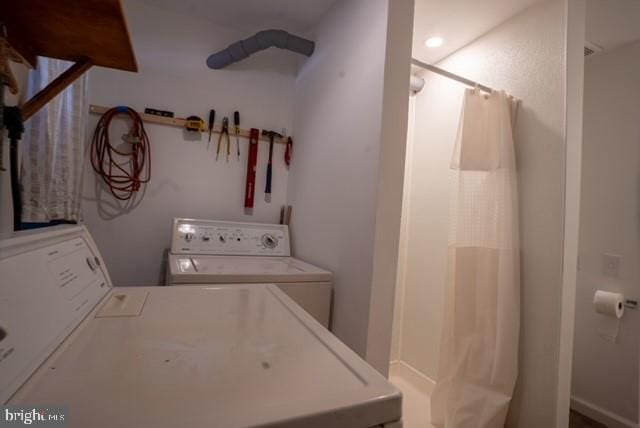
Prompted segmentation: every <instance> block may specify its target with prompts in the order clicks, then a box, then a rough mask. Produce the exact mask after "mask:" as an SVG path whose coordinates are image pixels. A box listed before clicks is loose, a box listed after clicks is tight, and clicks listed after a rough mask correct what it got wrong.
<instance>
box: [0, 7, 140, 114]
mask: <svg viewBox="0 0 640 428" xmlns="http://www.w3.org/2000/svg"><path fill="white" fill-rule="evenodd" d="M0 22H2V23H3V24H4V25H5V28H6V30H7V40H8V42H9V44H10V45H11V46H12V47H13V49H14V50H16V51H17V52H18V53H19V54H20V55H21V56H22V58H24V60H25V61H26V62H27V63H28V64H29V65H30V66H31V67H32V68H35V67H36V66H37V57H38V56H45V57H49V58H58V59H63V60H67V61H72V62H74V64H73V65H72V66H71V67H70V68H69V69H68V70H67V71H65V72H64V73H62V74H61V75H60V76H58V77H57V78H56V79H55V80H53V81H52V82H51V83H50V84H49V85H48V86H47V87H46V88H44V89H43V90H42V91H40V92H38V93H37V94H35V95H34V96H33V97H32V98H31V99H30V100H28V101H27V102H25V103H24V104H23V105H22V106H21V109H22V117H23V119H24V120H27V119H29V118H30V117H31V116H33V115H34V114H35V113H36V112H37V111H38V110H40V109H41V108H42V107H43V106H44V105H45V104H47V103H48V102H49V101H51V99H53V98H54V97H55V96H56V95H58V94H59V93H60V92H62V91H63V90H64V88H66V87H67V86H68V85H70V84H71V83H73V81H74V80H76V79H77V78H78V77H80V76H81V75H82V74H83V73H84V72H85V71H87V70H88V69H89V68H91V67H92V66H101V67H108V68H114V69H117V70H126V71H133V72H136V71H138V65H137V63H136V58H135V54H134V52H133V46H132V43H131V39H130V37H129V31H128V29H127V22H126V19H125V16H124V11H123V9H122V4H121V0H64V1H51V0H18V1H11V2H3V3H2V6H0Z"/></svg>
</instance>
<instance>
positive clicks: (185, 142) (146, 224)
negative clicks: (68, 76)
mask: <svg viewBox="0 0 640 428" xmlns="http://www.w3.org/2000/svg"><path fill="white" fill-rule="evenodd" d="M125 12H126V15H127V18H128V21H129V27H130V31H131V36H132V39H133V43H134V49H135V52H136V56H137V59H138V63H139V68H140V72H139V73H137V74H134V73H127V72H121V71H114V70H108V69H103V68H96V69H95V70H93V71H92V72H91V76H90V88H91V93H90V102H91V103H92V104H101V105H106V106H114V105H129V106H131V107H133V108H135V109H137V110H139V111H141V110H143V109H144V108H145V107H155V108H161V109H167V110H171V111H174V112H175V113H176V115H177V116H180V117H185V116H188V115H192V114H195V115H198V116H200V117H202V118H203V119H204V120H205V121H206V120H207V117H208V112H209V109H211V108H214V109H215V110H216V113H217V115H216V120H217V123H218V124H220V123H221V120H222V116H229V117H230V120H231V121H232V120H233V119H232V116H233V111H234V110H239V111H240V114H241V126H242V127H243V128H249V127H255V128H265V129H274V130H278V131H281V130H282V129H283V128H286V130H287V132H288V133H290V132H292V128H293V126H292V124H293V96H294V81H295V74H296V69H297V61H298V58H297V56H296V55H294V54H292V53H290V52H284V51H280V50H278V49H271V50H269V51H265V52H261V53H258V54H256V55H255V56H253V57H251V58H249V59H247V60H245V61H243V62H241V63H238V64H235V65H233V66H231V67H228V68H227V69H224V70H217V71H214V70H210V69H208V68H207V67H206V65H205V60H206V58H207V56H208V55H209V54H210V53H212V52H215V51H217V50H219V49H222V48H224V47H226V46H227V45H228V44H229V43H231V42H234V41H236V40H237V39H240V38H244V37H247V35H249V34H251V33H248V32H247V31H239V30H237V29H232V28H226V27H221V26H220V25H216V24H213V23H211V22H208V21H206V20H203V19H200V18H198V17H197V16H193V15H184V14H180V13H178V12H173V11H164V10H163V9H161V8H158V7H157V6H155V5H153V4H152V3H149V2H141V1H136V0H127V1H126V2H125ZM315 57H316V56H315V55H314V58H315ZM96 121H97V116H93V117H92V118H91V121H90V128H91V133H92V132H93V129H94V127H95V124H96ZM114 129H116V130H118V129H122V128H114ZM146 129H147V133H148V134H149V138H150V140H151V164H152V178H151V183H150V184H149V185H147V188H146V193H145V194H144V197H143V198H142V199H141V200H140V203H139V204H138V205H137V206H136V207H135V209H132V210H128V211H127V210H117V209H114V201H115V200H114V198H113V197H112V196H111V195H110V194H108V193H105V191H104V188H103V187H102V186H101V185H100V184H101V182H97V181H96V175H95V173H94V171H93V170H92V169H91V166H90V165H89V164H88V163H87V167H86V170H85V183H84V215H85V222H86V224H87V226H88V227H89V229H90V231H91V233H92V235H93V236H94V238H95V240H96V242H97V244H98V246H99V247H100V249H101V251H102V253H103V256H104V257H105V259H106V262H107V264H108V265H109V267H110V271H111V276H112V279H113V281H114V283H115V284H116V285H129V284H157V283H159V282H160V281H162V278H163V269H164V267H163V265H162V263H161V261H162V258H163V252H164V250H165V249H166V248H168V247H169V245H170V226H171V219H172V218H173V217H178V216H179V217H194V218H214V219H226V220H237V221H256V222H277V221H278V218H279V211H280V206H281V205H282V204H284V202H285V198H286V193H287V175H288V173H287V170H286V167H285V165H284V160H283V153H284V147H283V145H279V144H277V145H276V149H275V151H274V181H273V194H272V200H271V202H270V203H267V202H265V194H264V193H263V189H264V180H265V170H266V162H267V151H268V144H265V143H261V144H260V151H259V155H258V172H257V184H256V189H257V192H256V205H255V208H254V213H253V215H246V214H245V212H244V208H243V205H244V204H243V201H244V179H245V174H246V171H245V169H246V155H247V141H246V140H242V141H241V153H242V157H241V160H240V161H239V162H238V161H237V160H236V158H235V157H232V159H231V160H230V161H229V163H226V162H225V161H224V160H219V161H218V162H216V161H215V151H214V150H215V143H216V139H217V135H215V134H214V137H213V140H212V143H211V148H210V149H207V139H206V135H203V136H202V138H201V139H198V140H196V141H194V140H193V139H192V138H191V137H185V135H184V131H183V130H181V129H179V128H174V127H168V126H163V125H152V124H148V125H146ZM121 134H122V131H119V132H115V133H114V135H113V137H112V138H113V139H114V140H117V139H118V138H119V135H121ZM234 151H235V138H233V137H232V153H234ZM295 162H296V161H294V163H295Z"/></svg>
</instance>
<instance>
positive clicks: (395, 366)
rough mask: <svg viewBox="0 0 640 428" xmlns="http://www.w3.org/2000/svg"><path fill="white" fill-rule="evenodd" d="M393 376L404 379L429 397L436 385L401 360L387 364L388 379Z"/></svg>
mask: <svg viewBox="0 0 640 428" xmlns="http://www.w3.org/2000/svg"><path fill="white" fill-rule="evenodd" d="M394 376H397V377H399V378H401V379H404V380H405V381H407V382H409V383H410V384H412V385H413V386H415V387H416V388H418V390H420V391H421V392H423V393H425V394H427V395H431V393H432V392H433V388H434V387H435V385H436V383H435V382H434V381H433V380H432V379H431V378H430V377H429V376H427V375H425V374H424V373H422V372H421V371H420V370H418V369H416V368H415V367H413V366H411V365H410V364H407V363H406V362H405V361H402V360H396V361H392V362H390V363H389V377H394Z"/></svg>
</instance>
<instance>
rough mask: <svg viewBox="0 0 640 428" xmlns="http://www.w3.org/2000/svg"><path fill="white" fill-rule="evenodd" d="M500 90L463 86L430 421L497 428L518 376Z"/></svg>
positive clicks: (512, 225)
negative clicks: (441, 324)
mask: <svg viewBox="0 0 640 428" xmlns="http://www.w3.org/2000/svg"><path fill="white" fill-rule="evenodd" d="M516 107H517V104H516V102H515V101H513V100H512V99H511V98H510V97H509V96H508V95H506V94H505V93H504V92H497V91H496V92H493V93H492V94H488V95H486V94H483V93H481V92H480V91H479V90H477V89H468V90H467V91H466V92H465V96H464V105H463V108H462V115H461V118H460V125H459V128H458V136H457V141H456V145H455V150H454V153H453V158H452V162H451V182H452V183H451V191H452V194H451V211H450V230H449V258H448V277H447V282H448V283H447V291H446V303H445V311H444V313H445V320H444V326H443V330H442V342H441V350H440V367H439V372H438V381H437V384H436V387H435V390H434V392H433V394H432V396H431V422H432V424H434V425H436V426H444V427H446V428H454V427H455V428H458V427H460V428H462V427H464V428H470V427H503V426H504V423H505V419H506V415H507V410H508V406H509V402H510V400H511V396H512V393H513V388H514V386H515V381H516V377H517V372H518V335H519V323H520V272H519V238H518V198H517V186H516V164H515V154H514V147H513V132H512V122H513V120H514V118H515V111H516Z"/></svg>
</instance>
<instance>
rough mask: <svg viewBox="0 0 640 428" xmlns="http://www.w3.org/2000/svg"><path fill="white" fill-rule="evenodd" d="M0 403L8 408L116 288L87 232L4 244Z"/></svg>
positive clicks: (13, 237)
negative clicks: (77, 327) (11, 401)
mask: <svg viewBox="0 0 640 428" xmlns="http://www.w3.org/2000/svg"><path fill="white" fill-rule="evenodd" d="M0 278H2V287H0V330H1V331H0V402H1V403H4V402H5V401H6V400H7V399H8V398H9V397H10V396H11V395H12V394H13V393H14V392H15V391H16V390H17V388H19V387H20V385H22V383H23V382H24V381H25V380H26V379H27V378H28V377H29V376H31V374H32V372H33V371H34V370H35V369H36V368H37V367H38V366H39V365H40V364H42V362H43V361H44V360H45V359H46V358H48V357H49V354H50V353H51V352H53V350H54V349H55V348H56V347H57V346H58V345H59V344H60V343H61V342H62V341H63V340H64V339H65V338H66V336H67V335H68V334H69V333H70V332H71V331H72V330H73V329H74V328H75V327H76V326H77V325H78V324H79V323H80V322H81V321H82V319H83V318H84V317H85V316H86V315H87V314H88V313H89V312H90V311H91V310H92V309H93V308H94V307H95V306H96V304H97V303H98V302H99V301H100V300H101V299H102V298H103V296H104V295H105V294H107V293H108V291H109V290H110V288H111V280H110V279H109V274H108V272H107V270H106V268H105V266H104V263H102V258H101V256H100V254H99V252H98V250H97V248H96V246H95V244H94V242H93V240H92V239H91V237H90V236H89V233H88V232H87V230H86V228H85V227H82V226H57V227H52V228H47V229H46V230H36V231H25V232H17V233H13V234H10V235H7V236H5V237H3V238H2V239H0Z"/></svg>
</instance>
